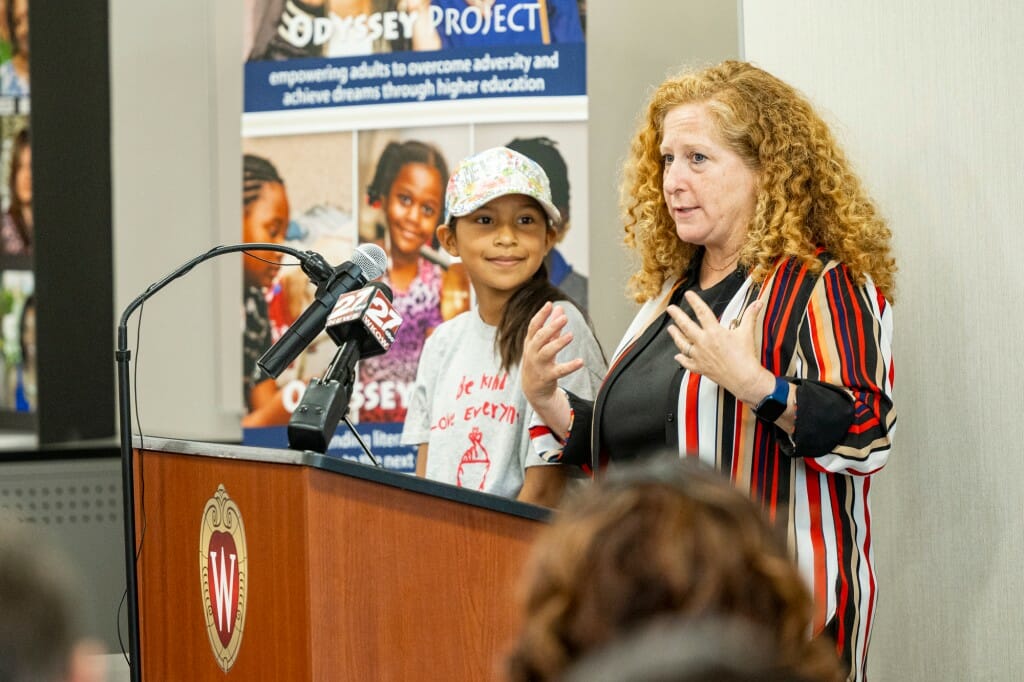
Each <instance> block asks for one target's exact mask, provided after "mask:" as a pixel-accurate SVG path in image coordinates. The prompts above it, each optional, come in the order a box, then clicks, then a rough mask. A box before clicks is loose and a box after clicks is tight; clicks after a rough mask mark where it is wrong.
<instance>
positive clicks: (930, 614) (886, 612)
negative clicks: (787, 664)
mask: <svg viewBox="0 0 1024 682" xmlns="http://www.w3.org/2000/svg"><path fill="white" fill-rule="evenodd" d="M743 25H744V43H745V51H746V57H747V58H748V59H750V60H751V61H754V62H756V63H758V64H759V65H760V66H762V67H764V68H766V69H767V70H769V71H771V72H773V73H775V74H776V75H778V76H780V77H781V78H783V79H785V80H787V81H788V82H790V83H792V84H793V85H795V86H797V87H799V88H800V89H801V90H803V91H804V92H805V93H806V94H807V95H808V96H809V97H810V98H811V100H812V101H814V102H815V103H816V104H817V105H818V106H819V107H820V108H821V109H824V110H825V112H826V113H827V114H828V115H829V118H830V120H831V122H833V123H834V125H835V129H836V130H837V131H838V134H839V136H840V138H841V140H842V141H843V143H844V144H845V146H846V149H847V151H848V152H849V153H850V156H851V157H852V158H853V160H854V162H855V163H856V165H857V167H858V169H859V171H860V173H861V175H862V177H863V178H864V179H865V180H866V182H867V184H868V186H869V187H870V189H871V191H872V193H873V195H874V197H875V198H876V200H877V201H878V203H879V204H880V206H881V208H882V210H883V212H884V214H885V215H887V217H888V218H889V220H890V222H891V226H892V229H893V232H894V234H895V245H896V254H897V259H898V263H899V266H900V273H899V279H898V287H899V288H898V291H897V300H896V305H895V307H894V311H895V320H896V348H895V353H896V406H897V410H898V412H899V423H898V424H899V425H898V432H897V434H896V444H895V449H894V453H893V456H892V459H891V460H890V463H889V465H888V466H887V467H886V468H885V469H884V470H883V471H882V472H880V473H879V474H878V475H877V476H876V478H875V484H874V488H873V493H874V495H873V502H874V520H873V521H874V526H873V529H874V537H875V554H876V558H877V564H878V573H879V576H878V580H879V583H880V586H879V594H880V596H879V603H878V615H877V621H876V627H875V632H874V637H873V639H872V644H871V654H870V656H869V671H870V672H871V674H872V677H873V678H874V679H876V680H908V681H913V680H1011V679H1020V678H1021V675H1022V673H1021V668H1022V666H1024V637H1022V633H1024V614H1022V611H1021V609H1020V607H1019V602H1018V599H1020V597H1021V596H1022V592H1024V589H1022V582H1021V579H1020V575H1021V566H1022V565H1024V532H1022V520H1024V516H1022V512H1024V496H1022V494H1021V481H1022V480H1024V457H1021V456H1020V450H1021V448H1020V444H1019V443H1018V440H1019V439H1018V434H1017V433H1016V431H1017V430H1018V429H1019V422H1020V415H1021V406H1022V404H1024V400H1022V399H1024V363H1022V362H1021V361H1020V351H1019V348H1020V345H1019V341H1020V339H1021V337H1022V332H1024V324H1022V323H1021V320H1020V311H1021V310H1024V284H1022V280H1021V277H1020V275H1019V269H1018V270H1016V272H1015V267H1016V268H1019V264H1018V265H1017V266H1013V265H1012V263H1013V261H1014V260H1016V259H1015V258H1014V257H1013V256H1015V255H1017V254H1019V252H1020V249H1021V248H1022V247H1024V235H1022V230H1021V218H1020V216H1021V215H1022V214H1024V187H1022V178H1024V162H1022V159H1024V136H1022V134H1021V125H1020V124H1021V116H1022V112H1024V96H1022V95H1021V78H1020V75H1019V74H1020V69H1021V61H1022V58H1024V51H1022V50H1021V48H1020V38H1019V35H1018V33H1019V31H1020V28H1021V26H1024V7H1022V5H1021V4H1020V3H1018V2H1011V1H1010V0H999V1H996V0H993V1H991V2H984V3H978V2H966V1H959V2H957V1H956V0H908V1H906V2H899V3H896V2H890V1H887V0H861V1H860V2H843V3H822V2H816V1H815V0H748V1H747V2H744V3H743Z"/></svg>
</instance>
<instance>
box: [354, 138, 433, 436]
mask: <svg viewBox="0 0 1024 682" xmlns="http://www.w3.org/2000/svg"><path fill="white" fill-rule="evenodd" d="M447 180H448V165H447V164H446V163H445V160H444V157H442V156H441V153H440V152H439V151H438V150H437V149H436V148H435V147H433V146H432V145H429V144H426V143H424V142H419V141H417V140H408V141H405V142H391V143H389V144H388V146H387V147H385V148H384V151H383V152H382V153H381V155H380V159H379V161H378V162H377V169H376V171H375V172H374V174H373V180H372V181H371V182H370V185H369V187H367V190H366V196H367V200H368V201H369V203H370V205H371V206H374V207H376V208H379V209H380V210H381V212H382V213H383V215H384V219H385V223H386V225H385V226H384V227H385V237H384V238H385V248H386V250H387V252H388V269H387V272H386V273H385V274H384V277H383V278H382V281H383V282H385V283H386V284H387V285H388V286H389V287H391V290H392V292H393V293H394V299H393V300H392V305H394V307H395V310H397V311H398V314H399V315H401V316H402V326H401V327H399V329H398V333H397V334H396V336H395V342H394V344H393V345H392V346H391V348H390V350H388V352H387V353H386V354H385V355H380V356H377V357H374V358H368V359H366V360H363V361H361V362H360V363H359V383H360V385H359V402H358V403H357V404H358V405H359V421H360V422H401V421H402V420H404V419H405V411H406V404H405V396H407V395H408V393H409V391H410V390H411V388H412V384H413V381H414V380H415V379H416V366H417V364H418V363H419V359H420V353H421V352H422V350H423V342H424V341H425V340H426V338H427V335H428V334H429V333H430V332H431V331H433V329H434V328H435V327H437V326H438V325H439V324H441V320H442V318H441V283H442V269H441V266H439V265H436V264H434V263H432V262H430V261H429V260H427V259H426V258H424V257H423V256H422V255H420V249H421V248H423V247H424V246H426V245H428V244H429V243H430V242H431V241H432V240H433V237H434V231H435V230H436V229H437V226H438V224H439V223H440V222H441V217H442V215H443V214H442V212H441V211H442V207H443V206H444V185H445V182H447Z"/></svg>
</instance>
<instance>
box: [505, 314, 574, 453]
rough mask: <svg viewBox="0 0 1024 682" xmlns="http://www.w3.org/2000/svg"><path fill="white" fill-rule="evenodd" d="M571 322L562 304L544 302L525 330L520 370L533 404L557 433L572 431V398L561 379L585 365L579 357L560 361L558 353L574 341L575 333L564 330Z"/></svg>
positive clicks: (525, 391) (525, 393) (525, 389)
mask: <svg viewBox="0 0 1024 682" xmlns="http://www.w3.org/2000/svg"><path fill="white" fill-rule="evenodd" d="M568 322H569V318H567V317H566V316H565V311H564V310H562V308H561V306H555V305H554V304H552V303H551V302H550V301H549V302H547V303H545V304H544V307H542V308H541V309H540V310H539V311H537V314H536V315H534V316H533V318H532V319H531V320H530V326H529V327H528V328H527V330H526V340H525V341H524V343H523V358H522V361H521V362H520V369H519V372H520V376H521V381H522V388H523V394H524V395H525V396H526V399H527V400H528V401H529V403H530V406H531V407H533V409H534V411H535V412H536V413H537V415H538V416H539V417H540V418H541V420H542V421H543V422H544V423H545V424H547V426H548V428H550V429H551V430H552V431H554V432H555V433H558V434H563V433H565V432H566V431H568V430H569V426H570V424H569V420H570V415H571V410H570V408H569V399H568V398H567V397H566V395H565V393H563V392H562V391H561V390H560V389H559V388H558V381H559V379H562V378H563V377H566V376H568V375H570V374H572V373H573V372H575V371H577V370H578V369H580V368H581V367H583V360H582V359H580V358H575V359H573V360H570V361H568V362H561V363H560V362H558V354H559V352H561V351H562V349H564V348H565V347H566V346H568V345H569V344H570V343H572V338H573V337H572V332H570V331H564V330H565V325H566V324H568Z"/></svg>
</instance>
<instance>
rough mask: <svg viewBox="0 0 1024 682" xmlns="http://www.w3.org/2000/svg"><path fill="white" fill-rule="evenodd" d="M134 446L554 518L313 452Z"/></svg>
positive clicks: (157, 440) (145, 441)
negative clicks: (332, 476) (300, 469)
mask: <svg viewBox="0 0 1024 682" xmlns="http://www.w3.org/2000/svg"><path fill="white" fill-rule="evenodd" d="M132 446H133V448H134V449H136V450H144V451H150V452H166V453H172V454H179V455H189V456H195V457H215V458H222V459H233V460H241V461H248V462H262V463H265V464H284V465H290V466H305V467H310V468H314V469H320V470H323V471H330V472H333V473H337V474H342V475H345V476H351V477H353V478H359V479H363V480H367V481H373V482H375V483H379V484H382V485H387V486H391V487H395V488H401V489H404V490H409V491H411V492H417V493H422V494H424V495H431V496H434V497H440V498H443V499H447V500H452V501H454V502H459V503H461V504H468V505H471V506H474V507H481V508H484V509H490V510H492V511H497V512H501V513H503V514H510V515H512V516H519V517H522V518H526V519H532V520H534V521H547V520H549V519H550V517H551V510H550V509H547V508H545V507H538V506H536V505H532V504H526V503H524V502H518V501H516V500H512V499H509V498H506V497H500V496H498V495H490V494H487V493H482V492H479V491H476V490H467V489H465V488H459V487H457V486H454V485H449V484H447V483H439V482H438V481H431V480H427V479H424V478H419V477H418V476H415V475H413V474H406V473H402V472H399V471H391V470H389V469H383V468H380V467H374V466H370V465H368V464H362V463H360V462H353V461H350V460H347V459H342V458H340V457H334V456H328V455H322V454H320V453H317V452H312V451H310V450H306V451H298V450H288V449H277V448H266V447H254V446H249V445H237V444H228V443H209V442H204V441H193V440H183V439H176V438H162V437H158V436H144V437H140V436H139V435H138V434H135V435H134V436H133V437H132Z"/></svg>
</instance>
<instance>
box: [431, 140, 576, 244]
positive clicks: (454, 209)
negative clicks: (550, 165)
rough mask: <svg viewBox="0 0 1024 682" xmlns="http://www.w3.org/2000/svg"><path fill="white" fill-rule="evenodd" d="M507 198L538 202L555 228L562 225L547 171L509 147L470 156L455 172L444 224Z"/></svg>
mask: <svg viewBox="0 0 1024 682" xmlns="http://www.w3.org/2000/svg"><path fill="white" fill-rule="evenodd" d="M506 194H525V195H526V196H528V197H532V198H533V199H536V200H537V201H538V202H539V203H540V205H541V206H542V207H543V208H544V212H545V213H547V215H548V219H549V221H550V223H551V225H552V226H555V225H558V224H559V223H561V222H562V217H561V215H560V214H559V213H558V209H557V208H555V205H554V204H553V203H551V185H550V183H549V182H548V176H547V175H546V174H545V173H544V169H543V168H541V167H540V165H539V164H538V163H537V162H535V161H533V160H532V159H530V158H528V157H526V156H523V155H522V154H520V153H519V152H516V151H513V150H511V149H508V148H506V147H492V148H491V149H486V150H484V151H482V152H479V153H478V154H474V155H472V156H469V157H467V158H465V159H463V161H462V162H461V163H459V165H458V167H457V168H456V169H455V172H454V173H452V176H451V178H450V179H449V180H448V190H447V192H446V193H445V197H446V199H445V222H446V223H450V222H451V219H452V218H453V217H455V218H458V217H460V216H464V215H468V214H470V213H472V212H473V211H475V210H477V209H478V208H480V207H481V206H483V205H484V204H486V203H487V202H488V201H491V200H492V199H496V198H498V197H501V196H505V195H506Z"/></svg>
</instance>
